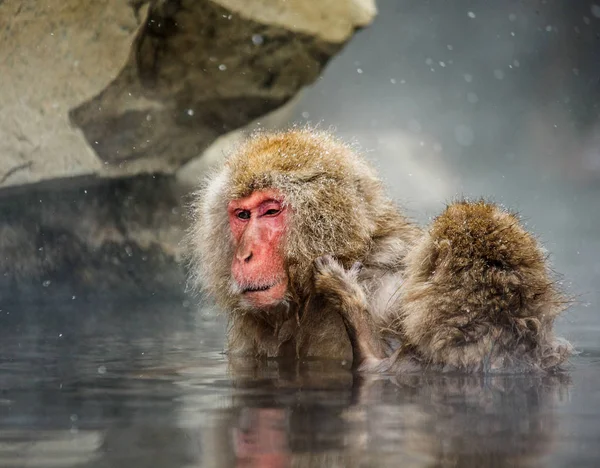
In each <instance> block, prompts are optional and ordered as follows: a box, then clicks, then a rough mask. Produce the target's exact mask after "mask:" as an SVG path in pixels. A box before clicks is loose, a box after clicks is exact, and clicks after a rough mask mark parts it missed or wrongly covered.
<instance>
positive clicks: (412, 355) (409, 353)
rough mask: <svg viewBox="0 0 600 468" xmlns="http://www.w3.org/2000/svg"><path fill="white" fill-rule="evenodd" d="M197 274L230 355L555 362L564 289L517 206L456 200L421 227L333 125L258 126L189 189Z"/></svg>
mask: <svg viewBox="0 0 600 468" xmlns="http://www.w3.org/2000/svg"><path fill="white" fill-rule="evenodd" d="M192 217H193V222H192V226H191V228H190V231H189V236H188V240H189V247H190V248H189V252H190V272H191V280H192V281H191V282H192V283H193V284H195V285H197V286H199V287H200V288H202V289H203V290H204V291H205V292H207V293H208V294H209V295H210V296H212V297H213V298H214V299H215V300H216V301H217V303H218V304H219V306H220V307H221V308H222V309H223V310H225V311H226V312H227V313H228V318H229V330H228V353H229V355H230V356H236V355H237V356H252V357H254V358H257V357H294V358H300V359H305V358H313V357H315V358H323V359H335V360H337V361H338V362H339V361H346V362H352V363H353V364H354V366H355V367H357V368H358V369H359V370H361V371H370V372H392V373H407V372H411V371H413V372H414V371H418V370H421V369H424V368H427V369H434V370H440V371H462V372H467V373H480V372H484V373H493V372H496V373H497V372H507V371H508V372H532V371H536V372H537V371H540V372H546V371H556V370H560V369H561V367H562V366H563V364H564V363H565V362H566V360H567V358H568V357H569V355H570V353H571V349H572V348H571V346H570V344H569V343H567V342H566V341H564V340H560V339H558V338H557V337H555V335H554V332H553V324H554V320H555V318H556V317H557V315H558V314H559V313H560V312H561V311H562V310H563V309H564V308H565V304H566V301H565V300H564V298H563V296H562V295H561V293H560V292H559V291H558V289H557V287H556V282H555V281H554V280H553V278H552V274H551V271H550V269H549V266H548V264H547V260H546V257H545V254H544V252H543V250H542V249H541V247H540V246H539V245H538V243H537V241H536V239H535V238H534V237H533V236H532V235H531V234H530V233H529V232H527V231H526V230H525V229H524V228H523V226H522V225H521V224H520V223H519V220H518V218H517V216H516V215H514V214H512V213H509V212H507V211H506V210H504V209H502V208H501V207H499V206H497V205H494V204H491V203H486V202H484V201H476V202H467V201H459V202H456V203H453V204H450V205H449V206H448V207H447V208H446V210H445V211H444V212H443V213H442V214H441V215H439V216H438V217H437V218H436V219H435V220H434V221H433V222H432V224H431V225H430V226H429V227H428V228H426V229H421V228H420V227H418V226H417V225H415V224H414V223H412V222H411V221H410V220H409V219H407V217H406V216H405V215H404V214H403V213H402V211H401V210H400V209H399V208H398V207H397V206H395V204H394V203H393V202H392V201H391V200H390V199H389V198H388V197H387V195H386V194H385V193H384V190H383V188H382V184H381V182H380V180H379V179H378V178H377V176H376V174H375V172H374V170H373V169H372V168H371V167H370V166H369V164H368V163H367V162H366V161H365V160H364V159H363V158H362V157H360V156H359V155H358V154H356V153H355V152H353V151H352V150H351V149H350V148H349V147H347V146H346V145H344V144H342V143H340V142H338V141H337V140H336V139H335V138H333V137H332V136H331V135H329V134H326V133H322V132H317V131H313V130H310V129H294V130H291V131H287V132H282V133H274V134H270V133H257V134H255V135H254V136H252V137H251V138H249V139H248V140H247V141H246V142H245V143H243V144H241V145H240V146H239V147H238V148H237V149H236V150H235V151H233V153H232V154H231V155H230V157H229V158H228V159H227V160H226V162H225V164H224V166H223V167H222V168H221V169H220V170H218V171H216V172H215V173H214V174H212V175H211V176H210V177H208V179H207V181H206V183H205V184H204V185H203V186H202V187H201V188H200V190H199V191H198V192H197V194H196V196H195V202H194V204H193V209H192Z"/></svg>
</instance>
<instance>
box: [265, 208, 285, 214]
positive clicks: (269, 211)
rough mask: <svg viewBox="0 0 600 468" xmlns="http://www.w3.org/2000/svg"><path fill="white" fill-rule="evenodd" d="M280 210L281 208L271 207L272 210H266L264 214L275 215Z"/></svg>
mask: <svg viewBox="0 0 600 468" xmlns="http://www.w3.org/2000/svg"><path fill="white" fill-rule="evenodd" d="M279 211H281V210H278V209H276V208H271V209H270V210H267V211H265V213H264V215H263V216H274V215H276V214H279Z"/></svg>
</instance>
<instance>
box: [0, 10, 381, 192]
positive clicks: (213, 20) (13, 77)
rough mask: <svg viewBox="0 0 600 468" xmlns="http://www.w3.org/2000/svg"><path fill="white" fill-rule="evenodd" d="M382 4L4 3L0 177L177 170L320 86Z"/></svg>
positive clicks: (28, 179) (7, 181) (13, 180)
mask: <svg viewBox="0 0 600 468" xmlns="http://www.w3.org/2000/svg"><path fill="white" fill-rule="evenodd" d="M374 14H375V6H374V3H373V0H285V1H284V0H271V1H267V0H213V1H211V0H156V1H152V2H148V1H147V0H129V1H127V0H106V1H104V2H101V3H99V2H84V1H81V0H61V1H60V2H36V1H34V0H27V1H26V0H7V1H4V2H0V43H1V44H2V47H1V48H0V63H2V86H1V87H0V187H2V186H10V185H19V184H25V183H32V182H37V181H40V180H46V179H55V178H64V177H75V176H82V175H96V176H100V177H121V176H123V175H133V174H139V173H173V172H174V171H175V170H177V169H178V168H180V167H181V166H182V165H183V164H184V163H186V162H188V161H190V160H191V159H193V158H195V157H197V156H199V155H201V154H202V152H203V151H204V150H205V149H206V148H207V147H209V145H210V144H211V143H212V142H213V141H214V140H215V139H216V138H217V137H219V136H220V135H224V134H226V133H228V132H230V131H231V130H234V129H238V128H241V127H244V126H245V125H247V124H249V123H250V122H251V121H253V120H254V119H256V118H257V117H260V116H263V115H265V114H267V113H269V112H271V111H273V110H275V109H277V108H279V107H280V106H282V105H283V104H284V103H286V102H287V101H288V100H290V99H291V98H292V97H293V96H294V95H296V94H297V93H298V91H299V90H300V89H301V88H302V87H304V86H306V85H308V84H310V83H312V82H313V81H314V80H315V79H316V78H317V76H318V75H319V73H320V72H321V70H322V69H323V67H324V65H325V64H326V63H327V61H328V60H329V59H330V58H331V57H332V55H334V54H335V53H336V52H338V51H339V50H340V49H341V48H342V47H343V45H344V44H345V43H346V42H347V41H348V40H349V39H350V37H351V36H352V34H353V32H354V31H355V29H356V28H360V27H363V26H366V25H367V24H369V23H370V21H371V20H372V18H373V16H374Z"/></svg>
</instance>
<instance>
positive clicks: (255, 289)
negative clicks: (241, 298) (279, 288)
mask: <svg viewBox="0 0 600 468" xmlns="http://www.w3.org/2000/svg"><path fill="white" fill-rule="evenodd" d="M273 286H275V285H274V284H269V285H266V286H250V287H246V288H244V289H242V294H246V293H253V292H261V291H268V290H269V289H271V288H272V287H273Z"/></svg>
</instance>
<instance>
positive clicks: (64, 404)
mask: <svg viewBox="0 0 600 468" xmlns="http://www.w3.org/2000/svg"><path fill="white" fill-rule="evenodd" d="M76 302H77V301H76V300H75V301H74V304H71V305H69V306H68V307H66V306H65V305H64V304H63V305H61V307H54V308H53V306H52V305H50V304H47V305H46V306H44V307H38V308H34V307H30V308H28V309H27V314H24V313H22V314H21V315H20V316H18V317H15V314H14V312H13V313H11V311H10V310H3V311H2V316H1V317H2V320H1V321H0V325H1V331H0V338H1V342H2V347H1V351H0V414H1V417H0V466H2V467H6V468H13V467H14V468H16V467H67V466H69V467H83V466H85V467H127V468H137V467H155V468H162V467H169V468H178V467H225V466H261V467H266V466H269V467H288V466H365V467H369V466H419V467H421V466H428V467H429V466H597V463H598V460H599V459H600V425H599V424H598V418H599V417H600V372H599V370H600V353H599V352H598V350H593V349H587V350H583V353H582V354H581V355H579V356H577V357H576V358H574V359H573V362H572V368H571V370H570V372H569V373H568V374H566V375H564V376H554V377H546V378H540V377H525V376H496V377H486V378H482V377H467V376H440V375H435V374H426V373H425V374H420V375H414V376H399V377H396V378H389V377H386V378H380V379H367V378H361V377H359V376H357V375H353V374H352V373H351V372H350V371H348V370H347V369H346V368H345V367H344V366H343V365H342V363H326V362H322V361H312V362H302V363H277V362H270V363H267V364H259V363H256V362H254V361H242V362H233V363H228V361H227V359H226V357H225V356H224V355H223V354H222V348H223V342H224V325H223V323H222V322H221V321H219V320H214V319H209V318H206V317H205V316H204V315H203V314H201V313H199V312H198V311H197V310H194V308H192V307H189V306H188V307H185V306H183V305H182V304H181V303H179V302H175V301H173V300H171V301H167V302H162V303H161V302H160V301H157V300H154V301H152V302H149V303H147V304H140V303H136V304H121V303H83V304H76ZM21 312H22V311H21Z"/></svg>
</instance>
